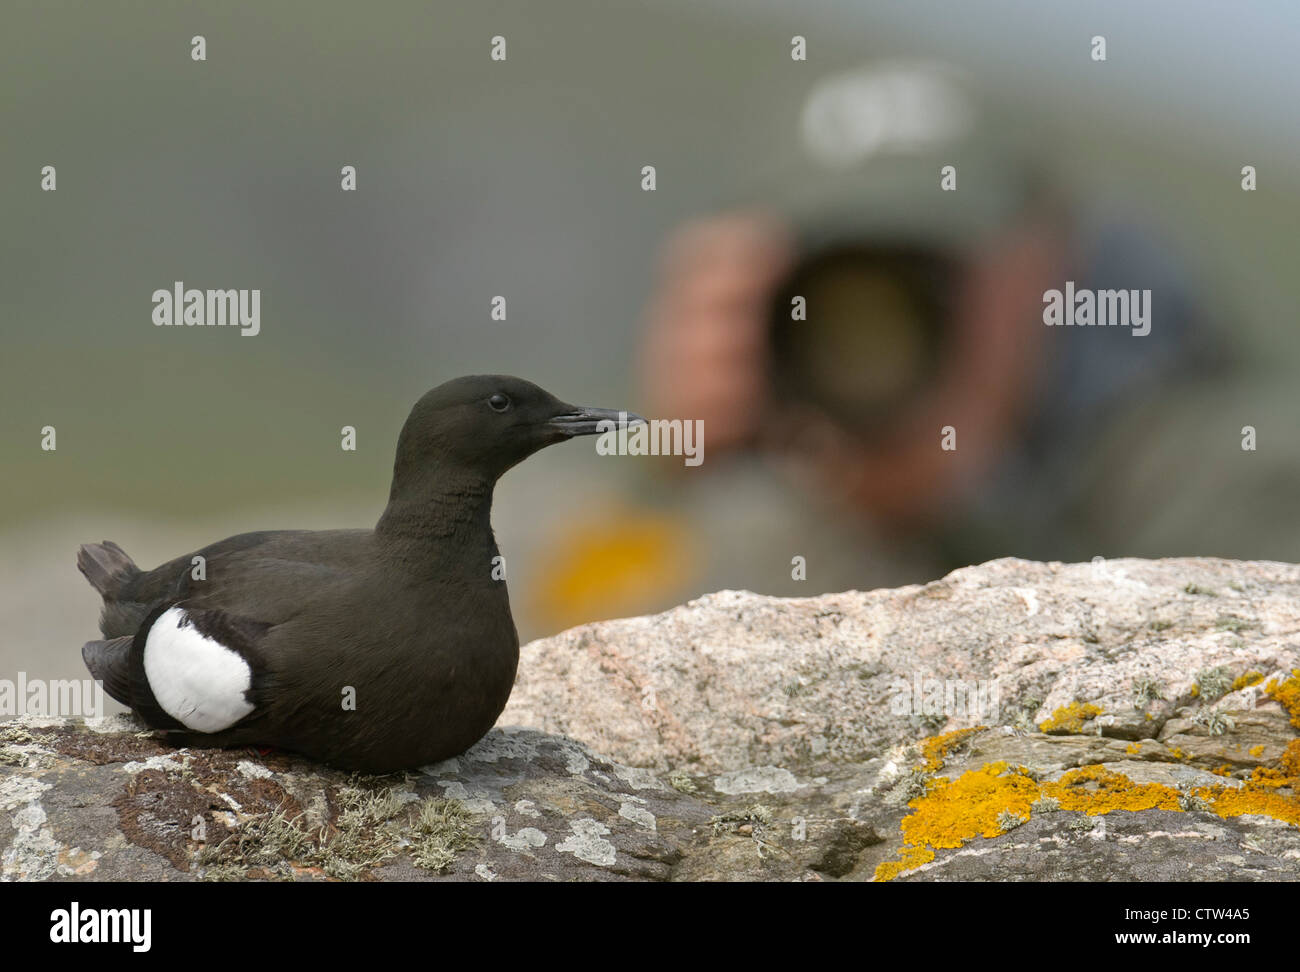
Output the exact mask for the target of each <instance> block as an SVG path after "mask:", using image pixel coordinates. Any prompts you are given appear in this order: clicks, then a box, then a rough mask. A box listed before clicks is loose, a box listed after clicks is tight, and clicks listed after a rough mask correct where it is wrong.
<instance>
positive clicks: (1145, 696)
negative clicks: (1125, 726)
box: [1133, 678, 1165, 709]
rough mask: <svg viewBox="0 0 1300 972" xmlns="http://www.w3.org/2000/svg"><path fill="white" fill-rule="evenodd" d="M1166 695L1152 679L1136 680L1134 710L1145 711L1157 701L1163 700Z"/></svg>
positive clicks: (1134, 683)
mask: <svg viewBox="0 0 1300 972" xmlns="http://www.w3.org/2000/svg"><path fill="white" fill-rule="evenodd" d="M1164 697H1165V696H1164V693H1163V692H1161V690H1160V685H1159V683H1157V682H1156V681H1155V679H1151V678H1135V679H1134V680H1133V708H1135V709H1145V708H1146V707H1147V706H1148V705H1150V704H1151V703H1152V702H1154V701H1156V699H1163V698H1164Z"/></svg>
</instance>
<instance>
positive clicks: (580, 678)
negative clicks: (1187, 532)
mask: <svg viewBox="0 0 1300 972" xmlns="http://www.w3.org/2000/svg"><path fill="white" fill-rule="evenodd" d="M1297 670H1300V568H1298V567H1294V566H1291V565H1283V564H1274V563H1238V562H1231V561H1216V560H1200V559H1197V560H1166V561H1136V560H1122V561H1111V562H1103V563H1097V564H1079V565H1061V564H1037V563H1029V562H1025V561H1016V560H1002V561H995V562H992V563H989V564H985V565H982V566H979V567H971V568H967V569H964V570H960V571H956V572H954V573H953V574H951V575H949V576H948V577H946V578H943V579H942V580H939V581H936V582H934V583H931V584H927V585H924V586H915V587H907V588H901V589H898V590H884V591H873V592H869V593H857V592H854V593H846V594H835V595H826V596H823V597H818V598H808V599H797V600H781V599H775V598H766V597H760V596H757V595H753V594H748V593H738V592H722V593H718V594H713V595H709V596H707V597H704V598H701V599H700V600H698V601H693V602H691V603H689V604H687V605H684V606H682V607H680V608H676V609H674V610H672V611H669V612H666V613H665V614H662V615H657V616H654V617H649V618H634V619H628V620H621V621H611V622H604V623H600V624H593V625H588V626H585V627H581V628H577V629H574V630H572V631H569V632H565V633H564V634H561V635H558V636H556V637H554V638H551V639H546V640H543V641H539V642H534V643H533V644H532V645H529V646H527V647H526V648H525V649H524V652H523V658H522V660H521V665H520V677H519V682H518V685H517V686H516V689H515V694H514V697H513V698H512V700H511V704H510V707H509V708H508V709H507V712H506V715H505V716H504V717H503V719H502V724H503V726H509V725H510V724H511V723H514V724H517V725H519V726H522V728H509V727H508V728H498V729H496V730H493V732H492V733H491V734H489V735H488V737H487V738H485V739H484V740H483V741H482V742H480V743H479V744H478V745H477V746H475V747H474V748H473V749H472V750H470V751H469V752H468V753H466V754H464V755H462V756H461V757H459V758H458V759H454V760H448V761H447V762H445V763H442V764H439V765H437V766H431V767H424V768H423V769H421V770H419V771H415V772H410V773H406V774H399V775H396V776H389V777H381V778H376V777H357V776H349V775H346V774H342V773H336V772H334V771H331V770H327V769H324V768H321V767H319V766H317V765H314V764H310V763H308V762H306V761H304V760H301V759H299V758H297V757H293V756H291V755H288V754H283V753H259V752H255V751H252V750H230V751H204V750H172V749H169V748H167V747H165V746H164V745H162V744H160V743H159V742H158V741H157V740H155V739H154V738H153V737H152V735H151V734H149V733H147V732H144V731H142V730H141V729H140V728H139V727H138V726H135V725H134V724H132V723H131V722H130V721H129V720H125V719H114V720H108V721H107V722H106V723H105V724H102V725H97V726H89V725H83V724H73V723H65V722H57V721H51V720H33V719H27V720H22V721H18V722H10V723H4V724H0V875H2V876H3V877H4V878H6V879H28V880H37V879H78V878H80V879H92V880H93V879H103V878H128V879H131V878H140V879H150V878H167V879H185V878H191V879H208V880H240V879H272V880H323V879H333V878H337V879H345V880H370V879H380V880H385V879H386V880H415V879H431V880H449V879H458V880H465V879H469V880H496V879H502V880H508V879H539V880H620V879H621V880H628V879H633V880H665V879H672V880H718V879H723V880H726V879H741V880H749V879H767V880H825V879H836V878H845V879H857V880H871V879H873V878H876V879H892V880H905V881H906V880H1017V879H1030V880H1070V879H1119V880H1151V879H1173V880H1248V879H1265V880H1293V879H1295V878H1296V877H1297V876H1298V875H1300V793H1298V789H1300V739H1298V736H1300V671H1297Z"/></svg>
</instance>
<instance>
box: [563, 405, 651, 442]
mask: <svg viewBox="0 0 1300 972" xmlns="http://www.w3.org/2000/svg"><path fill="white" fill-rule="evenodd" d="M644 423H645V419H643V418H642V417H641V416H640V415H636V414H634V413H632V412H621V411H616V410H614V409H612V408H583V407H580V406H566V407H565V411H563V412H561V413H560V414H559V415H555V416H552V417H551V418H550V419H549V420H548V421H547V423H546V424H547V426H548V427H549V428H551V429H554V430H555V431H557V432H561V433H563V434H564V435H565V436H568V437H569V438H573V437H574V436H575V435H595V434H596V433H598V432H610V431H613V430H614V429H626V428H628V427H629V426H632V425H641V424H644Z"/></svg>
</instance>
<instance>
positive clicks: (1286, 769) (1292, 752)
mask: <svg viewBox="0 0 1300 972" xmlns="http://www.w3.org/2000/svg"><path fill="white" fill-rule="evenodd" d="M1279 762H1281V764H1282V773H1283V775H1285V776H1290V777H1294V778H1298V779H1300V739H1292V740H1291V741H1290V742H1289V743H1287V747H1286V751H1285V752H1284V753H1282V758H1281V760H1280V761H1279Z"/></svg>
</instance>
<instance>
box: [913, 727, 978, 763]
mask: <svg viewBox="0 0 1300 972" xmlns="http://www.w3.org/2000/svg"><path fill="white" fill-rule="evenodd" d="M987 728H988V726H976V727H975V728H973V729H955V730H953V731H952V732H945V733H944V734H943V735H941V736H931V737H930V738H929V739H927V740H926V741H925V742H923V743H922V744H921V758H922V765H923V766H924V767H925V770H926V772H929V773H934V772H937V771H938V770H940V769H942V768H943V761H944V757H946V756H947V755H948V753H949V752H951V751H952V749H953V747H954V746H956V745H957V744H958V743H960V742H961V741H962V740H963V739H965V738H966V737H967V736H970V735H973V734H974V733H977V732H982V731H983V730H985V729H987Z"/></svg>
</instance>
